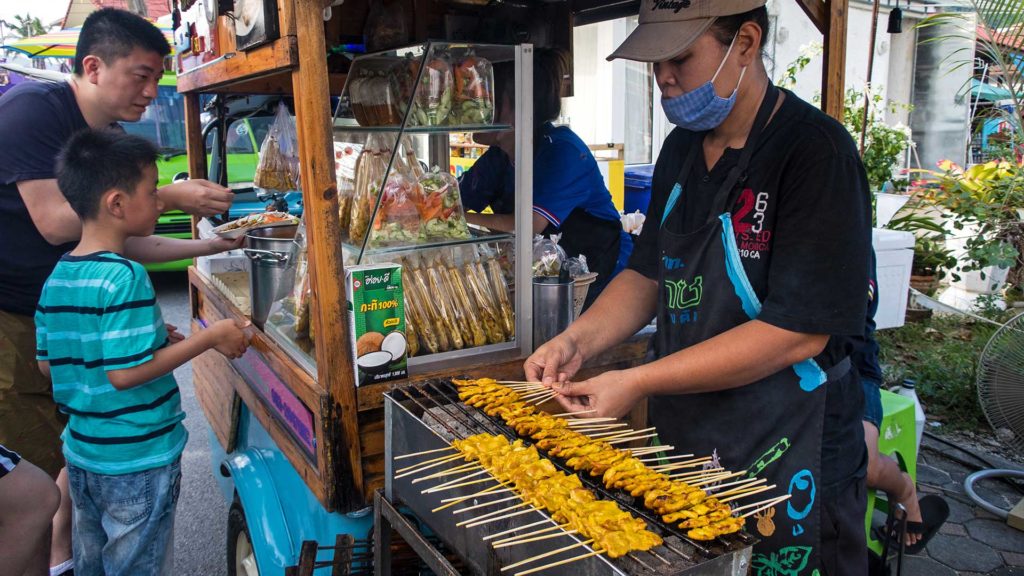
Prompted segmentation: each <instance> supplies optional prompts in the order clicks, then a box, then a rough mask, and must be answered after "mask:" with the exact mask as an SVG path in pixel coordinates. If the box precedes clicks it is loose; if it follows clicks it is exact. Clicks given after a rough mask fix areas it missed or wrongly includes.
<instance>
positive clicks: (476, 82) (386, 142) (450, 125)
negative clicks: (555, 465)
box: [265, 42, 533, 374]
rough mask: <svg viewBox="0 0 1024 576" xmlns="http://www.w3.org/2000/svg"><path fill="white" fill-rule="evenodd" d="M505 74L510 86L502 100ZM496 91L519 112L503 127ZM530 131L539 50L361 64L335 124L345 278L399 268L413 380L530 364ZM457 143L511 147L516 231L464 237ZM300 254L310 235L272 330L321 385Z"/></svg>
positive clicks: (430, 47)
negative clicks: (470, 139) (485, 365)
mask: <svg viewBox="0 0 1024 576" xmlns="http://www.w3.org/2000/svg"><path fill="white" fill-rule="evenodd" d="M495 67H498V68H499V70H500V72H501V73H500V74H499V75H498V76H499V81H500V79H501V78H508V79H509V80H511V81H513V82H514V86H511V87H509V86H500V87H499V86H496V84H495V73H494V70H495ZM512 79H514V80H512ZM496 88H501V91H500V93H502V94H509V95H510V96H511V100H512V101H511V103H509V104H507V105H506V106H505V107H504V108H503V113H504V116H503V117H499V116H500V114H499V111H498V109H499V106H498V103H497V102H496V99H497V98H498V96H497V94H498V93H499V91H497V90H496ZM532 124H533V123H532V47H531V46H529V45H514V46H513V45H507V46H506V45H468V44H453V43H442V42H428V43H425V44H419V45H415V46H411V47H408V48H402V49H397V50H389V51H386V52H381V53H376V54H368V55H363V56H357V57H355V59H354V60H353V63H352V66H351V69H350V71H349V74H348V78H347V80H346V83H345V88H344V90H343V92H342V93H341V94H340V97H339V98H338V105H337V108H336V110H335V113H334V127H333V132H334V141H335V151H334V152H335V169H336V179H337V186H338V199H339V214H338V217H339V221H340V224H341V230H342V235H343V238H342V243H341V245H340V246H338V249H339V250H342V251H343V257H344V263H345V265H346V267H348V266H352V265H358V264H379V263H385V262H390V263H397V264H401V265H402V269H403V276H404V289H405V293H404V296H405V311H406V326H407V331H408V334H407V339H408V341H409V349H408V352H409V356H410V358H409V370H410V374H415V373H416V372H417V371H419V372H423V371H426V370H428V369H441V368H448V367H458V366H460V365H465V364H467V363H468V362H485V361H488V360H491V359H495V360H496V359H502V358H510V357H514V356H525V355H528V354H529V352H530V351H531V350H532V338H531V336H532V331H531V329H530V327H531V325H532V306H531V304H532V302H531V291H530V290H529V285H530V283H529V282H530V280H529V279H530V257H529V254H530V253H531V252H530V250H531V248H530V246H531V242H532V204H533V194H532V164H533V162H532V156H533V142H532V137H533V134H532V131H531V130H516V127H517V126H532ZM452 133H473V134H480V133H490V134H505V135H508V134H511V135H512V136H513V137H514V138H513V140H514V142H515V144H514V148H515V153H514V155H513V154H510V160H511V162H512V166H513V167H514V171H515V175H514V179H515V198H516V214H515V229H514V230H509V231H497V230H487V229H485V228H480V227H476V226H472V225H470V224H468V223H467V221H466V217H465V210H464V208H463V205H462V200H461V195H460V191H459V182H458V180H456V179H455V178H454V176H452V175H451V174H450V171H449V152H450V148H449V135H450V134H452ZM506 141H508V139H507V138H506ZM520 231H522V233H520ZM304 246H305V245H304V240H303V234H302V232H301V230H300V233H299V235H298V237H297V239H296V249H295V255H294V258H295V270H296V274H295V281H294V289H293V290H291V291H290V292H289V293H288V294H287V295H284V296H283V297H282V298H281V299H280V301H279V302H277V303H276V304H275V306H274V307H273V309H272V311H271V314H270V317H269V319H268V320H267V323H266V327H265V329H266V331H267V332H268V334H270V335H271V336H272V337H273V338H274V339H275V340H276V341H278V343H280V344H281V345H282V347H283V348H284V349H285V350H286V351H288V353H289V354H290V355H291V356H292V357H293V358H294V359H295V360H296V361H297V363H299V364H300V365H301V366H303V367H304V368H305V369H306V370H307V371H308V372H309V373H310V374H316V365H315V360H314V358H315V354H314V353H313V352H314V346H315V342H316V335H315V334H311V333H310V323H309V322H308V317H309V297H308V296H309V279H308V265H307V261H306V252H305V249H304ZM517 254H522V255H524V257H523V258H516V255H517ZM338 281H339V282H343V281H344V279H339V280H338ZM517 286H524V287H526V288H524V289H518V290H517V289H516V288H517ZM339 321H346V319H343V318H342V319H339Z"/></svg>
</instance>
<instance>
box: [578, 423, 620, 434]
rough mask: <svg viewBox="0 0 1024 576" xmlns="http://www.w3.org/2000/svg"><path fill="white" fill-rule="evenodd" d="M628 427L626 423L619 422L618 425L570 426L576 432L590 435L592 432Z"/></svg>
mask: <svg viewBox="0 0 1024 576" xmlns="http://www.w3.org/2000/svg"><path fill="white" fill-rule="evenodd" d="M623 426H628V424H626V423H625V422H619V423H618V424H588V425H586V426H571V425H570V426H569V427H570V428H572V429H573V430H574V431H576V432H582V433H585V434H589V433H590V432H596V431H598V430H611V429H612V428H622V427H623Z"/></svg>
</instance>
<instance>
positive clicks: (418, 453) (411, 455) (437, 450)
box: [394, 446, 455, 460]
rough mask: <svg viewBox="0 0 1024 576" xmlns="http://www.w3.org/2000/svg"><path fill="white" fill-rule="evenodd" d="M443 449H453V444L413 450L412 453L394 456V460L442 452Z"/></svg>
mask: <svg viewBox="0 0 1024 576" xmlns="http://www.w3.org/2000/svg"><path fill="white" fill-rule="evenodd" d="M445 450H455V447H454V446H445V447H444V448H437V449H435V450H423V451H422V452H413V453H412V454H402V455H401V456H395V458H394V459H395V460H405V459H406V458H415V457H417V456H422V455H424V454H433V453H435V452H444V451H445Z"/></svg>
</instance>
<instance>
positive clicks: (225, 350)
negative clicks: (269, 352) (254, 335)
mask: <svg viewBox="0 0 1024 576" xmlns="http://www.w3.org/2000/svg"><path fill="white" fill-rule="evenodd" d="M249 326H252V322H250V321H248V320H246V321H245V322H242V321H236V320H233V319H230V318H229V319H225V320H219V321H217V322H215V323H214V324H213V326H211V327H210V328H209V329H210V330H214V331H215V333H216V337H217V343H216V344H215V345H214V346H213V349H214V350H216V351H217V352H220V353H221V354H223V355H225V356H227V357H228V358H232V359H234V358H239V357H241V356H242V354H244V353H245V349H246V348H248V347H249V336H248V334H246V333H245V329H246V328H248V327H249Z"/></svg>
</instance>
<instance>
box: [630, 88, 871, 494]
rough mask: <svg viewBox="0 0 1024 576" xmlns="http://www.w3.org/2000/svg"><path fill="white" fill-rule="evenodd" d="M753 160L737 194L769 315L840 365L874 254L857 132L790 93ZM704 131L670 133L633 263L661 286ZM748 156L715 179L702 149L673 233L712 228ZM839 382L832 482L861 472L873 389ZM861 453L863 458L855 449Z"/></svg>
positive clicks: (736, 223)
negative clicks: (673, 195) (665, 241)
mask: <svg viewBox="0 0 1024 576" xmlns="http://www.w3.org/2000/svg"><path fill="white" fill-rule="evenodd" d="M784 93H785V99H784V101H783V103H782V105H781V106H780V107H779V110H778V111H777V112H776V113H775V116H774V117H773V118H772V120H771V121H770V123H769V124H768V125H767V126H766V127H765V129H764V133H763V134H762V136H761V138H760V140H759V142H758V147H757V149H756V150H755V151H754V154H753V156H752V157H751V160H750V167H749V170H748V177H747V180H746V182H745V183H744V185H743V187H742V189H741V190H736V191H734V192H733V197H734V198H735V202H733V203H732V208H731V210H730V212H731V213H732V221H733V228H734V230H735V233H736V241H737V242H736V243H737V247H738V248H739V251H740V258H741V260H742V262H743V267H744V270H745V271H746V273H747V276H748V277H749V278H750V282H751V285H752V286H753V288H754V291H755V292H756V293H757V296H758V299H759V300H760V301H761V302H762V310H761V313H760V315H759V316H758V319H759V320H761V321H764V322H766V323H768V324H771V325H773V326H777V327H780V328H784V329H787V330H792V331H795V332H802V333H807V334H828V335H830V336H831V338H830V339H829V342H828V345H827V346H826V348H825V350H824V351H823V352H822V354H821V355H819V356H818V357H817V358H816V360H817V362H818V364H819V365H820V366H821V367H822V368H825V369H827V368H829V367H831V366H833V365H834V364H836V363H837V362H838V361H840V360H841V359H842V358H844V357H846V356H849V355H850V354H852V353H853V352H854V350H855V349H857V348H858V347H860V346H861V344H862V341H863V335H864V327H865V325H864V318H865V314H866V307H867V295H866V291H865V286H867V283H868V265H869V259H870V254H871V219H870V218H871V212H870V210H871V202H870V197H869V193H868V184H867V177H866V175H865V172H864V168H863V165H862V164H861V161H860V158H859V156H858V154H857V150H856V147H855V146H854V143H853V140H852V139H851V138H850V135H849V133H848V132H847V131H846V129H845V128H844V127H843V126H842V125H841V124H839V123H838V122H836V121H835V120H834V119H832V118H831V117H829V116H827V115H825V114H824V113H822V112H821V111H820V110H818V109H817V108H814V107H813V106H811V105H809V104H807V103H806V102H804V101H802V100H800V99H799V98H798V97H796V96H795V95H794V94H793V93H791V92H788V91H784ZM697 141H698V140H697V135H696V134H695V133H693V132H689V131H686V130H683V129H680V128H676V129H675V130H673V131H672V133H671V134H669V136H668V138H667V139H666V140H665V143H664V145H663V147H662V150H661V153H660V155H659V157H658V162H657V164H656V166H655V169H654V174H653V182H652V196H651V204H650V207H649V208H648V211H647V220H646V222H645V225H644V228H643V232H642V233H641V235H640V238H639V240H638V241H637V242H636V245H635V247H634V249H633V255H632V258H631V259H630V264H629V266H630V268H632V269H633V270H636V271H637V272H639V273H640V274H643V275H644V276H646V277H648V278H651V279H657V277H658V264H659V261H660V249H659V247H658V229H659V224H660V223H661V221H662V215H663V212H664V209H665V204H666V203H667V201H668V196H669V193H670V191H671V190H672V187H673V186H674V185H675V183H676V181H677V179H678V176H679V171H680V170H681V169H682V164H683V162H684V160H685V159H686V155H687V152H688V151H689V147H690V146H691V144H693V143H695V142H697ZM739 155H740V151H739V150H733V149H727V150H726V151H725V153H724V154H723V156H722V158H721V159H720V160H719V161H718V163H717V164H716V165H715V166H714V167H713V168H712V169H711V171H710V172H709V171H708V170H707V165H706V162H705V160H704V155H703V152H699V153H698V155H697V158H696V160H695V162H694V164H693V169H692V171H691V173H690V177H689V178H688V180H687V182H686V184H688V186H683V193H682V195H681V197H680V199H679V201H678V202H677V208H676V209H675V210H674V211H673V212H672V214H670V215H669V217H668V219H667V220H666V221H665V224H664V225H665V226H666V227H667V229H668V230H670V231H672V232H675V233H688V232H692V231H694V230H696V229H697V228H699V227H700V226H702V225H703V224H705V223H706V222H707V221H708V218H709V216H710V214H709V212H710V211H711V204H712V201H713V198H714V196H715V193H716V192H717V191H718V189H719V186H720V185H721V183H722V182H723V181H724V179H725V178H726V176H727V174H728V173H729V170H730V168H732V167H733V166H734V165H735V164H736V163H737V161H738V160H739ZM837 384H838V385H836V386H832V385H830V386H829V389H828V394H827V396H828V398H827V401H826V402H827V406H826V421H825V433H824V438H823V447H822V450H823V453H822V457H823V461H822V470H823V476H824V478H823V480H824V484H825V486H826V487H827V486H828V485H829V484H830V483H833V482H834V481H839V480H841V479H843V478H845V477H860V476H861V475H862V473H863V470H862V462H860V461H853V460H856V458H851V457H850V455H851V454H856V455H860V454H863V450H862V449H858V446H857V443H858V442H859V444H860V448H862V447H863V438H862V428H861V424H860V421H861V411H862V405H863V394H862V391H861V390H860V383H859V380H858V379H857V378H856V377H855V376H849V377H847V378H844V379H843V380H842V381H841V382H839V383H837ZM850 450H852V451H850Z"/></svg>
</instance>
